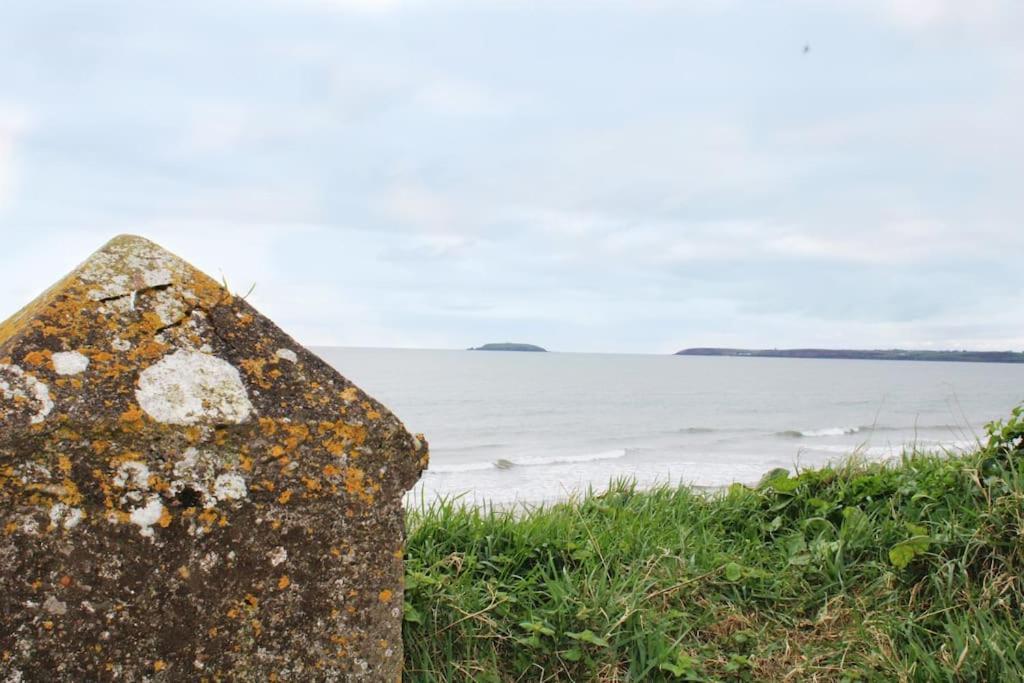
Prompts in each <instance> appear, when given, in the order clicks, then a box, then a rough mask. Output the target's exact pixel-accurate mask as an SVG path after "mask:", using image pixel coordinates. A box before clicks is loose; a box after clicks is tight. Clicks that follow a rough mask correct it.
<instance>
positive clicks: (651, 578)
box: [404, 408, 1024, 682]
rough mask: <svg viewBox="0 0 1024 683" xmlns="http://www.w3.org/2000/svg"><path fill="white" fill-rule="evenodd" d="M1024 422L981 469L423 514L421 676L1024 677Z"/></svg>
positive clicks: (413, 575) (991, 450)
mask: <svg viewBox="0 0 1024 683" xmlns="http://www.w3.org/2000/svg"><path fill="white" fill-rule="evenodd" d="M1022 456H1024V410H1022V409H1021V408H1018V409H1017V410H1016V411H1014V414H1013V416H1012V417H1011V419H1010V420H1008V421H1007V422H1006V423H1002V422H998V423H993V424H992V425H989V440H988V443H987V444H986V445H985V446H983V447H981V448H979V449H978V450H977V451H976V452H973V453H970V454H968V455H963V456H955V457H953V456H946V455H941V454H919V453H914V454H908V455H906V456H904V458H903V460H902V462H900V463H898V464H895V465H890V466H882V465H878V464H868V463H864V462H851V463H848V464H846V465H844V466H842V467H839V468H826V469H821V470H811V471H804V472H801V473H799V474H797V475H794V476H788V475H784V474H778V475H776V476H775V477H774V478H771V479H769V480H768V481H766V482H763V483H762V484H761V485H760V486H758V487H756V488H748V487H744V486H739V485H734V486H733V487H731V488H730V489H728V491H725V492H722V493H720V494H716V495H712V496H709V495H705V494H701V493H697V492H694V491H691V490H689V489H687V488H668V487H663V488H657V489H654V490H647V491H640V490H637V489H636V487H635V486H633V485H632V484H630V483H629V482H617V483H615V484H613V485H612V486H611V488H610V489H609V490H608V491H607V492H605V493H602V494H600V495H594V494H591V495H587V496H585V497H584V498H582V499H581V500H579V501H576V502H570V503H562V504H555V505H551V506H547V507H542V508H538V509H535V510H532V511H528V512H525V513H524V512H518V513H515V514H512V513H510V512H508V511H499V510H482V509H478V508H473V507H468V506H463V505H460V504H457V503H455V502H452V501H448V502H440V503H437V504H435V505H433V506H431V507H427V508H424V509H421V510H419V511H414V512H412V513H410V515H409V529H410V531H409V540H408V550H407V555H408V556H407V562H406V574H407V578H406V581H407V584H406V612H405V628H404V637H405V653H406V655H405V656H406V677H407V679H408V680H413V681H494V682H498V681H659V680H666V681H670V680H690V681H712V680H721V681H726V680H728V681H775V680H828V681H833V680H835V681H904V680H905V681H946V680H950V681H959V680H963V681H1021V680H1024V630H1022V628H1021V619H1022V616H1024V615H1022V599H1024V550H1022V549H1024V545H1022V541H1024V537H1022V536H1024V467H1022V465H1024V457H1022Z"/></svg>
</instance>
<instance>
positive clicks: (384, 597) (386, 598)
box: [377, 589, 394, 602]
mask: <svg viewBox="0 0 1024 683" xmlns="http://www.w3.org/2000/svg"><path fill="white" fill-rule="evenodd" d="M393 595H394V593H392V592H391V591H389V590H387V589H385V590H382V591H381V592H380V593H379V594H378V595H377V599H378V600H380V601H381V602H391V598H392V597H393Z"/></svg>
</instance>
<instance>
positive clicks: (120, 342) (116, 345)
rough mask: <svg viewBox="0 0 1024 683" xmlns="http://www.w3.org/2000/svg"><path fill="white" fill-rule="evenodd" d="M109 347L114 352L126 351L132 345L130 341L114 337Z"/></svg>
mask: <svg viewBox="0 0 1024 683" xmlns="http://www.w3.org/2000/svg"><path fill="white" fill-rule="evenodd" d="M110 346H111V348H113V349H114V350H115V351H127V350H128V349H130V348H132V343H131V342H130V341H127V340H124V339H121V338H120V337H114V339H113V340H112V341H111V342H110Z"/></svg>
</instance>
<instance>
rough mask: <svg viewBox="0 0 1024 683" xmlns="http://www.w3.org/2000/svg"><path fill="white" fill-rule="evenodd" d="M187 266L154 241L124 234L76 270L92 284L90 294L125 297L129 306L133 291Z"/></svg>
mask: <svg viewBox="0 0 1024 683" xmlns="http://www.w3.org/2000/svg"><path fill="white" fill-rule="evenodd" d="M187 269H188V266H187V264H186V263H185V262H184V261H182V260H181V259H179V258H178V257H176V256H174V255H173V254H171V253H169V252H167V251H164V250H163V249H161V248H160V247H158V246H157V245H155V244H153V243H152V242H149V241H147V240H144V239H141V238H138V237H123V238H121V239H119V240H115V241H113V242H111V243H110V244H108V245H107V246H106V247H104V248H103V249H101V250H100V251H98V252H96V253H95V254H93V255H92V256H91V257H90V258H89V260H88V261H86V262H85V263H83V264H82V266H81V268H79V270H78V276H79V278H81V280H82V281H83V282H86V283H88V284H91V285H93V287H92V289H90V290H89V298H91V299H93V300H94V301H99V300H100V299H115V298H116V297H126V298H127V299H128V300H127V301H125V302H124V305H125V306H127V307H128V308H129V309H130V308H131V307H132V304H133V303H134V293H135V292H138V291H139V290H143V289H151V288H153V287H164V286H167V285H170V284H171V283H173V282H174V276H175V275H176V274H178V275H181V274H183V273H185V272H186V271H187Z"/></svg>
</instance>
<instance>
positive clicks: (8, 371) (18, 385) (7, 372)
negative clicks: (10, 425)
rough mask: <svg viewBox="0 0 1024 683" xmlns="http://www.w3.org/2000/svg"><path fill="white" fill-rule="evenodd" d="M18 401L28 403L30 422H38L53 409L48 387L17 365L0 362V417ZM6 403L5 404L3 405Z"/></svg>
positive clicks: (9, 410)
mask: <svg viewBox="0 0 1024 683" xmlns="http://www.w3.org/2000/svg"><path fill="white" fill-rule="evenodd" d="M20 403H30V404H31V408H30V409H31V410H32V411H33V415H32V416H31V418H30V419H29V422H31V423H32V424H39V423H41V422H42V421H43V420H45V419H46V416H47V415H49V414H50V411H51V410H53V400H52V399H51V398H50V388H49V387H48V386H46V384H44V383H43V382H40V381H39V380H38V379H36V378H35V377H33V376H32V375H29V374H27V373H26V372H25V371H24V370H22V369H21V367H19V366H17V365H7V364H4V363H0V418H3V417H5V416H6V415H7V414H8V413H10V412H13V409H14V408H15V407H17V405H18V404H20ZM5 404H7V405H5Z"/></svg>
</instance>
